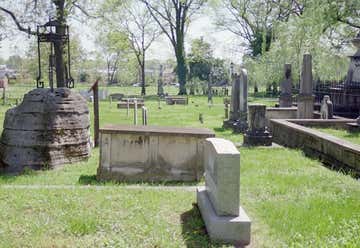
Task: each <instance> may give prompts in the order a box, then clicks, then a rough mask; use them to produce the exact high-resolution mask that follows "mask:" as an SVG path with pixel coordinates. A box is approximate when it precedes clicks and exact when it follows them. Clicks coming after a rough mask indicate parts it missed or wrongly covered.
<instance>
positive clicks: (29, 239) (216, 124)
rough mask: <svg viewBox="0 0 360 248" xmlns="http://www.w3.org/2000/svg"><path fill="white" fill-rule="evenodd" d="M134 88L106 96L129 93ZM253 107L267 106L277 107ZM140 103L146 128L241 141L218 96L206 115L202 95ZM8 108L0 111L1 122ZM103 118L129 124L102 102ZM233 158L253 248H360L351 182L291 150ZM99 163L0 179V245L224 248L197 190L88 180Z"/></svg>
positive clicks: (356, 191) (358, 190)
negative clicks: (210, 234)
mask: <svg viewBox="0 0 360 248" xmlns="http://www.w3.org/2000/svg"><path fill="white" fill-rule="evenodd" d="M138 90H139V88H126V89H123V88H117V87H114V89H111V91H112V92H130V93H129V94H135V93H137V91H138ZM170 90H174V92H175V90H176V89H170ZM131 91H132V92H131ZM152 91H154V89H152V90H149V92H150V93H153V92H152ZM250 102H264V103H266V104H267V105H272V104H273V103H274V102H275V100H274V99H266V98H261V99H254V98H251V99H250ZM146 105H147V107H148V109H149V124H150V125H165V126H168V125H173V126H195V127H208V128H210V129H213V130H214V131H215V132H216V136H218V137H224V138H226V139H230V140H232V141H233V142H235V143H241V142H242V139H243V138H242V135H236V134H233V133H232V132H231V131H228V130H223V129H222V128H221V125H222V121H223V118H224V109H223V104H222V98H220V97H216V98H214V105H213V106H212V107H210V108H209V106H208V105H207V99H206V97H190V104H189V105H188V106H179V105H178V106H167V105H165V103H164V102H162V103H161V109H158V102H157V100H156V99H155V98H154V97H148V98H147V100H146ZM89 106H90V107H91V105H89ZM6 108H8V106H0V118H1V119H0V121H1V123H2V120H3V117H4V112H5V110H6ZM199 113H202V114H203V115H204V124H201V123H200V122H199V121H198V115H199ZM100 114H101V121H100V125H101V126H104V125H106V124H107V123H109V124H110V123H111V124H116V123H129V124H130V123H131V122H132V119H133V117H132V115H130V116H129V117H128V116H127V114H126V110H118V109H117V108H116V105H115V103H113V104H110V103H109V102H101V106H100ZM131 114H132V112H131ZM139 118H140V114H139ZM240 154H241V188H240V191H241V195H240V200H241V205H242V206H243V207H244V208H245V210H246V211H247V212H248V214H249V216H250V217H251V219H252V221H253V225H252V245H251V246H252V247H360V239H359V236H360V187H359V182H358V181H356V180H355V179H353V178H351V177H350V176H347V175H343V174H340V173H337V172H335V171H330V170H328V169H327V168H325V167H323V166H322V164H321V163H320V162H318V161H316V160H312V159H309V158H307V157H305V156H304V155H303V154H302V152H300V151H297V150H289V149H285V148H273V149H269V148H240ZM98 158H99V157H98V149H94V150H93V151H92V156H91V158H90V159H89V160H88V161H87V162H82V163H77V164H72V165H66V166H64V167H63V168H61V169H57V170H52V171H38V172H33V171H27V172H26V173H24V174H23V175H19V176H5V175H2V176H0V209H1V211H0V247H221V246H222V245H220V244H216V243H212V242H210V241H209V240H208V238H207V235H206V232H205V229H204V224H203V222H202V220H201V217H200V214H199V212H198V210H197V209H196V208H195V207H194V206H193V203H194V202H195V201H196V200H195V193H194V192H193V191H191V190H189V187H186V186H194V184H187V185H184V187H183V188H182V189H179V188H176V189H171V188H170V189H169V187H166V188H163V190H160V189H159V188H158V187H153V188H149V187H143V188H136V187H132V186H134V185H125V184H115V183H111V182H109V183H105V184H100V183H98V182H97V181H96V180H95V174H96V169H97V166H98V162H99V161H98ZM199 184H202V182H200V183H199ZM55 185H57V186H56V187H55ZM140 186H145V185H140Z"/></svg>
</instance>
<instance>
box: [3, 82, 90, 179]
mask: <svg viewBox="0 0 360 248" xmlns="http://www.w3.org/2000/svg"><path fill="white" fill-rule="evenodd" d="M89 130H90V119H89V109H88V106H87V103H86V100H85V99H84V98H83V97H82V96H81V95H80V94H78V93H75V92H73V91H71V90H70V89H68V88H57V89H54V90H53V92H52V91H51V90H50V89H44V88H39V89H34V90H32V91H30V92H29V93H27V94H26V95H25V96H24V100H23V102H22V103H21V104H20V105H19V106H17V107H14V108H11V109H9V110H8V111H7V112H6V114H5V120H4V129H3V133H2V136H1V143H0V146H1V149H0V151H1V162H2V165H1V166H0V169H1V171H5V172H21V171H23V170H24V168H25V167H28V168H31V169H42V168H53V167H56V166H60V165H63V164H66V163H72V162H77V161H81V160H83V159H86V158H88V157H89V155H90V136H89Z"/></svg>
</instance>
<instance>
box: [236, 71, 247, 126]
mask: <svg viewBox="0 0 360 248" xmlns="http://www.w3.org/2000/svg"><path fill="white" fill-rule="evenodd" d="M247 108H248V77H247V71H246V70H245V69H241V71H240V97H239V120H238V121H237V122H236V123H235V124H234V131H235V132H241V133H242V132H244V131H246V129H247V127H248V123H247Z"/></svg>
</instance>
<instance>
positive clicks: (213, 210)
mask: <svg viewBox="0 0 360 248" xmlns="http://www.w3.org/2000/svg"><path fill="white" fill-rule="evenodd" d="M204 166H205V187H203V186H202V187H198V188H197V203H198V206H199V209H200V212H201V216H202V218H203V220H204V222H205V225H206V229H207V232H208V234H209V236H210V238H211V239H212V240H217V241H224V242H227V243H231V244H234V245H239V246H244V245H248V244H249V243H250V230H251V220H250V219H249V217H248V216H247V215H246V213H245V211H244V210H243V209H242V207H241V206H240V153H239V151H238V150H237V149H236V147H235V145H234V144H233V143H232V142H230V141H228V140H225V139H219V138H208V139H206V142H205V148H204Z"/></svg>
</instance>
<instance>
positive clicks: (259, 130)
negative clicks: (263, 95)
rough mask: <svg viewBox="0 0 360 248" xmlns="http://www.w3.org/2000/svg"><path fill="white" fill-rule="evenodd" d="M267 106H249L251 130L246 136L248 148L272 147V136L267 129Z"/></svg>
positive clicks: (245, 142) (245, 143) (245, 140)
mask: <svg viewBox="0 0 360 248" xmlns="http://www.w3.org/2000/svg"><path fill="white" fill-rule="evenodd" d="M265 113H266V106H265V105H264V104H251V105H249V117H248V121H249V129H248V130H247V131H246V133H245V134H244V145H246V146H271V145H272V136H271V135H270V133H269V131H268V130H267V127H266V118H265Z"/></svg>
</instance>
